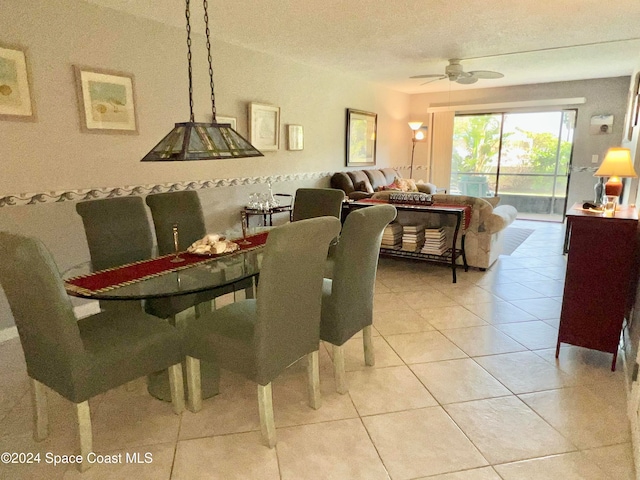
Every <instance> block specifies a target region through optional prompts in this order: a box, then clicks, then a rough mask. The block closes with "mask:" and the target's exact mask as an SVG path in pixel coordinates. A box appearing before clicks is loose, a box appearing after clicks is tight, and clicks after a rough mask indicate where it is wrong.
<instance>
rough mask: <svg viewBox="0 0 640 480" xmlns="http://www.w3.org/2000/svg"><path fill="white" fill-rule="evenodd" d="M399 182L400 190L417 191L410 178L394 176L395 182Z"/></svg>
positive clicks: (414, 183)
mask: <svg viewBox="0 0 640 480" xmlns="http://www.w3.org/2000/svg"><path fill="white" fill-rule="evenodd" d="M398 181H399V182H400V185H402V191H403V192H417V191H418V187H417V185H416V182H415V181H413V180H412V179H410V178H396V182H398Z"/></svg>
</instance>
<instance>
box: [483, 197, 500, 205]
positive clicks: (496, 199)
mask: <svg viewBox="0 0 640 480" xmlns="http://www.w3.org/2000/svg"><path fill="white" fill-rule="evenodd" d="M483 198H484V199H485V200H486V201H487V202H489V203H490V204H491V206H492V207H493V208H496V207H497V206H498V204H499V203H500V197H483Z"/></svg>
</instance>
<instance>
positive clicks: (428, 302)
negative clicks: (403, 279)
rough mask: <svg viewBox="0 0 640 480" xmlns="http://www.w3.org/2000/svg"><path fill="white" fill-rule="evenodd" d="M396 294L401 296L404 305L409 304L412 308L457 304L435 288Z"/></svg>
mask: <svg viewBox="0 0 640 480" xmlns="http://www.w3.org/2000/svg"><path fill="white" fill-rule="evenodd" d="M398 295H400V296H401V297H402V299H403V300H404V302H405V304H406V305H409V306H410V307H411V308H413V309H414V310H420V309H421V308H431V307H449V306H453V305H457V303H456V301H455V300H453V299H451V298H450V297H449V296H447V295H445V294H444V293H441V292H440V291H438V290H435V289H429V290H426V291H425V290H423V291H420V292H404V293H400V294H398Z"/></svg>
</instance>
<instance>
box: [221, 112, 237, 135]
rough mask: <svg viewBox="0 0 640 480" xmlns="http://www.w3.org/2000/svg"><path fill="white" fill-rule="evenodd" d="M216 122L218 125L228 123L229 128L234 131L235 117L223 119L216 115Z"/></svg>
mask: <svg viewBox="0 0 640 480" xmlns="http://www.w3.org/2000/svg"><path fill="white" fill-rule="evenodd" d="M216 120H217V122H218V123H229V124H230V125H231V128H233V129H234V130H236V117H223V116H222V115H216ZM236 131H237V130H236Z"/></svg>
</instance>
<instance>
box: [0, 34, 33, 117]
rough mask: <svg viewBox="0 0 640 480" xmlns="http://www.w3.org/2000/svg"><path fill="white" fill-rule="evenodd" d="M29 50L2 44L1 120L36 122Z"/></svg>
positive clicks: (0, 67)
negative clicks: (28, 58) (28, 57)
mask: <svg viewBox="0 0 640 480" xmlns="http://www.w3.org/2000/svg"><path fill="white" fill-rule="evenodd" d="M30 80H31V72H30V69H29V63H28V61H27V49H26V48H23V47H20V46H18V45H6V44H0V120H18V121H29V122H33V121H35V120H36V112H35V102H34V101H33V88H32V87H31V81H30Z"/></svg>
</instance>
